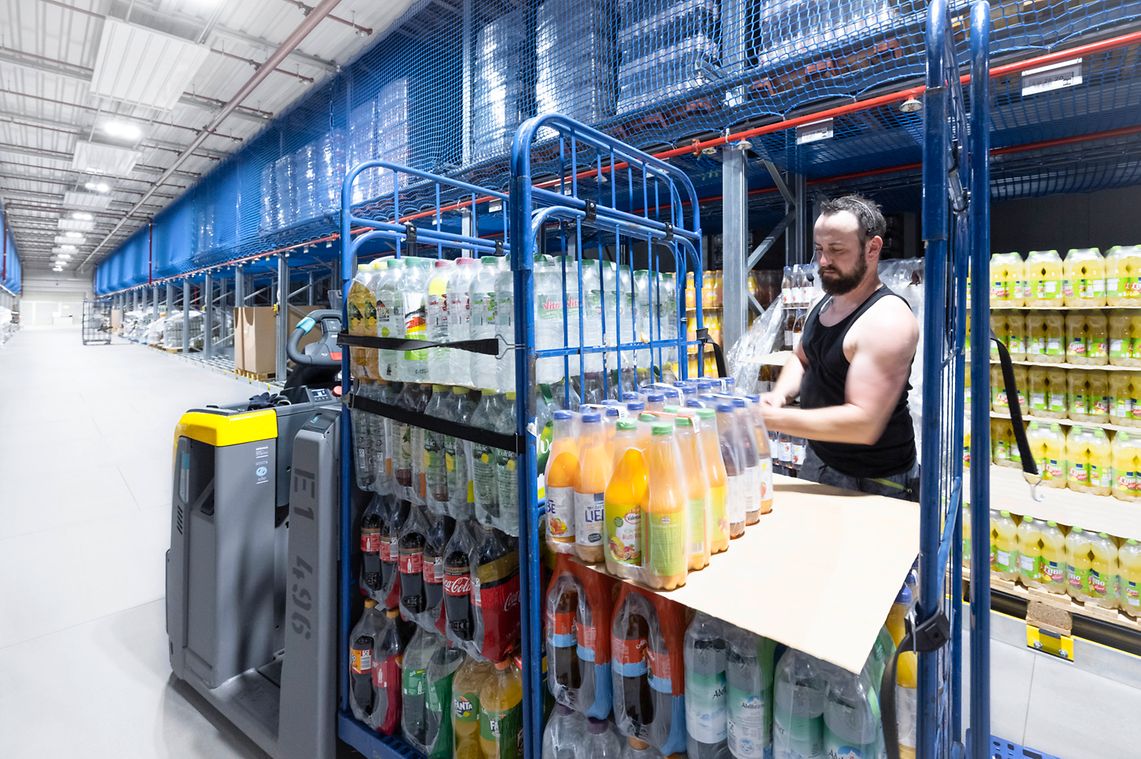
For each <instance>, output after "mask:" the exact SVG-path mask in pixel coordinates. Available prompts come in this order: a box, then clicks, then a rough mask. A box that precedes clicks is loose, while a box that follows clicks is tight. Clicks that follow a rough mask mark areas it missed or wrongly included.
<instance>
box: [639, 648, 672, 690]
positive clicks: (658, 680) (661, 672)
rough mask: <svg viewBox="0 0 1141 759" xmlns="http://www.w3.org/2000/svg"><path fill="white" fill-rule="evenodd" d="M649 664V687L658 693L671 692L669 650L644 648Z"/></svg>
mask: <svg viewBox="0 0 1141 759" xmlns="http://www.w3.org/2000/svg"><path fill="white" fill-rule="evenodd" d="M646 654H647V656H646V658H647V659H648V660H649V665H650V687H651V688H653V689H654V690H656V691H658V692H659V693H673V685H674V684H673V664H672V662H670V654H669V651H656V650H654V648H653V647H650V648H647V649H646Z"/></svg>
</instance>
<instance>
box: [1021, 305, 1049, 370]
mask: <svg viewBox="0 0 1141 759" xmlns="http://www.w3.org/2000/svg"><path fill="white" fill-rule="evenodd" d="M1045 355H1046V314H1044V313H1030V314H1027V315H1026V357H1027V358H1028V359H1029V360H1031V361H1041V360H1042V356H1045Z"/></svg>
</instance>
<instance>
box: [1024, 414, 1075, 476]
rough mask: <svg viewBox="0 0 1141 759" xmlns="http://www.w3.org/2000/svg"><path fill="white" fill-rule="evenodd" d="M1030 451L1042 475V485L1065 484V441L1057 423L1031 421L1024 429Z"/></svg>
mask: <svg viewBox="0 0 1141 759" xmlns="http://www.w3.org/2000/svg"><path fill="white" fill-rule="evenodd" d="M1026 437H1027V438H1028V441H1029V443H1030V451H1031V452H1032V453H1033V454H1034V461H1035V462H1036V463H1037V464H1038V473H1039V474H1040V475H1041V476H1042V487H1047V488H1064V487H1065V486H1066V443H1065V436H1064V435H1063V434H1062V428H1061V427H1060V426H1059V425H1057V424H1044V423H1042V422H1031V423H1030V426H1029V427H1028V428H1027V430H1026Z"/></svg>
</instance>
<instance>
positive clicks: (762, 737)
mask: <svg viewBox="0 0 1141 759" xmlns="http://www.w3.org/2000/svg"><path fill="white" fill-rule="evenodd" d="M726 628H727V629H726V638H725V643H726V648H727V650H726V672H727V685H728V696H727V701H728V715H727V720H726V728H727V735H728V743H729V751H730V753H732V755H733V756H734V757H736V758H737V759H763V757H765V756H766V755H767V753H768V749H769V747H770V746H771V745H772V729H773V711H772V710H773V690H772V689H773V653H774V650H775V648H776V646H775V644H774V643H773V642H772V641H771V640H768V639H767V638H762V637H760V636H759V635H755V634H753V633H751V632H748V631H747V630H742V629H740V628H738V627H733V626H731V625H726Z"/></svg>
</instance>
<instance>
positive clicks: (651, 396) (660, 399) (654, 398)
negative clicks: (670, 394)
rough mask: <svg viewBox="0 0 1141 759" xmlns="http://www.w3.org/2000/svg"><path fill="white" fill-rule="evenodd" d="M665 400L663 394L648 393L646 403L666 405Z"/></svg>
mask: <svg viewBox="0 0 1141 759" xmlns="http://www.w3.org/2000/svg"><path fill="white" fill-rule="evenodd" d="M665 400H666V397H665V396H664V395H662V394H661V393H646V403H665Z"/></svg>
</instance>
